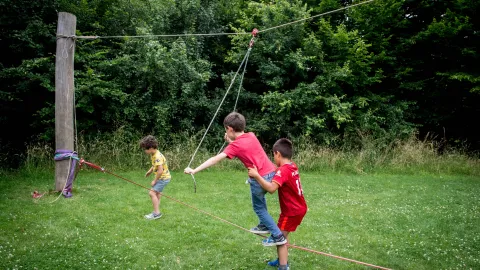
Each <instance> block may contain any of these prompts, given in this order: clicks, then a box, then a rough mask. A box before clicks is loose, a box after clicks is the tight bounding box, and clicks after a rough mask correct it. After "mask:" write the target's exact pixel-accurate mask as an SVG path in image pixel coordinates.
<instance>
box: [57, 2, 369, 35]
mask: <svg viewBox="0 0 480 270" xmlns="http://www.w3.org/2000/svg"><path fill="white" fill-rule="evenodd" d="M373 1H374V0H367V1H364V2H361V3H358V4H353V5H350V6H346V7H342V8H339V9H335V10H331V11H327V12H324V13H321V14H317V15H313V16H310V17H308V18H303V19H300V20H295V21H291V22H288V23H284V24H280V25H277V26H273V27H269V28H266V29H263V30H260V31H258V33H263V32H267V31H270V30H273V29H277V28H280V27H284V26H287V25H291V24H295V23H299V22H303V21H307V20H311V19H314V18H318V17H322V16H325V15H328V14H332V13H336V12H339V11H342V10H347V9H349V8H353V7H357V6H360V5H364V4H367V3H371V2H373ZM249 34H250V33H248V32H238V33H235V32H230V33H229V32H225V33H223V32H219V33H192V34H165V35H136V36H75V35H73V36H63V35H57V38H75V39H109V38H155V37H189V36H203V37H212V36H233V35H249Z"/></svg>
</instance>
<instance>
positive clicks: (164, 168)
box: [140, 135, 172, 220]
mask: <svg viewBox="0 0 480 270" xmlns="http://www.w3.org/2000/svg"><path fill="white" fill-rule="evenodd" d="M140 147H141V148H142V149H143V150H144V151H145V154H147V155H150V156H151V159H152V167H151V168H150V170H148V172H147V173H145V177H148V176H149V175H150V174H151V173H152V172H153V173H155V177H154V179H153V181H152V183H151V185H152V189H151V190H150V192H149V195H150V198H152V204H153V212H152V213H150V214H148V215H145V218H146V219H149V220H153V219H158V218H160V217H161V216H162V213H160V199H161V198H162V191H163V189H164V188H165V186H167V185H168V183H170V179H171V178H172V176H171V175H170V171H169V170H168V165H167V160H166V159H165V156H163V155H162V153H160V151H158V141H157V140H156V139H155V137H153V136H151V135H148V136H147V137H145V138H143V139H142V141H141V142H140Z"/></svg>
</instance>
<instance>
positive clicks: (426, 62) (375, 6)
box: [0, 0, 480, 165]
mask: <svg viewBox="0 0 480 270" xmlns="http://www.w3.org/2000/svg"><path fill="white" fill-rule="evenodd" d="M353 3H356V1H355V2H353ZM350 4H352V1H335V0H323V1H314V0H308V1H300V0H295V1H287V0H279V1H274V2H271V1H225V0H223V1H209V0H179V1H171V0H130V1H126V0H108V1H99V0H76V1H66V0H42V1H25V0H16V1H11V0H1V1H0V11H1V12H0V30H1V32H2V38H1V39H0V49H1V50H2V54H1V56H0V68H1V70H0V85H1V86H0V125H1V126H2V130H3V132H2V134H1V136H0V152H1V153H2V155H1V156H0V161H2V164H3V165H6V164H7V165H12V164H15V163H18V160H16V158H17V157H18V158H21V155H14V154H18V153H22V152H24V151H23V149H24V147H25V146H26V145H28V144H30V143H31V142H34V141H41V142H47V143H51V142H52V140H53V134H54V133H53V132H54V92H53V91H54V70H55V68H54V63H55V55H54V53H55V40H56V39H55V28H56V20H57V11H66V12H71V13H73V14H75V15H76V16H77V34H78V35H99V36H105V35H140V34H141V35H148V34H171V33H213V32H232V31H238V32H240V31H242V32H243V31H247V32H249V31H251V29H252V28H254V27H256V28H258V29H266V28H268V27H272V26H276V25H279V24H282V23H285V22H289V21H292V20H296V19H302V18H306V17H309V16H311V15H315V14H319V13H321V12H325V11H329V10H333V9H335V8H339V7H342V6H347V5H350ZM478 10H480V1H478V0H474V1H466V0H454V1H443V0H442V1H427V0H414V1H413V0H408V1H395V0H375V1H374V2H373V3H370V4H366V5H363V6H360V7H355V8H352V9H349V10H347V11H342V12H339V13H335V14H333V15H328V16H325V17H322V18H320V19H315V20H310V21H306V22H304V23H298V24H294V25H291V26H287V27H283V28H278V29H275V30H272V31H269V32H265V33H262V34H261V35H260V36H259V38H258V39H257V42H256V43H255V46H254V48H253V50H252V55H251V57H250V60H249V64H248V68H247V73H246V75H245V81H244V86H243V91H242V93H241V96H240V101H239V111H240V112H241V113H244V114H245V115H246V116H247V119H248V124H247V126H248V128H249V130H254V131H255V132H257V133H258V134H259V135H260V136H261V138H262V140H264V142H266V143H271V142H272V141H273V140H275V139H276V138H278V137H280V136H290V137H308V139H309V140H311V141H312V142H315V143H318V144H322V145H332V146H341V145H350V146H356V145H361V144H359V142H360V141H361V138H363V137H365V136H368V137H372V138H375V139H377V140H378V141H379V142H380V144H379V145H380V146H382V145H388V143H389V142H392V141H393V140H395V139H402V138H406V137H408V136H410V135H411V134H412V132H414V131H415V130H419V131H420V132H421V134H423V135H425V134H427V133H428V132H430V133H433V134H434V135H435V136H440V137H438V138H441V137H444V140H445V138H446V139H447V140H450V142H452V143H458V142H465V141H466V142H467V144H470V145H472V146H473V147H474V149H478V148H479V147H480V143H479V142H480V135H478V134H477V133H475V132H474V130H475V128H474V126H475V123H476V122H478V121H476V120H475V118H476V117H477V116H478V115H480V114H479V113H480V107H479V106H477V103H478V102H479V101H480V77H479V75H480V66H479V65H478V64H477V63H478V62H479V60H480V59H479V50H478V49H479V48H480V21H479V20H480V19H479V16H478ZM249 39H250V37H249V36H248V35H244V36H234V37H226V36H220V37H208V38H206V37H188V38H148V39H134V38H121V39H100V40H94V41H92V40H77V42H76V52H75V53H76V54H75V86H76V89H75V91H76V99H77V100H76V101H77V120H78V130H79V132H80V133H81V134H83V135H85V136H87V137H88V136H95V135H97V134H98V133H111V132H113V131H115V130H117V129H119V128H122V129H123V130H126V131H127V132H128V131H132V132H133V133H132V134H136V133H137V132H140V133H153V134H155V135H157V136H159V137H161V138H163V140H166V141H168V140H172V139H178V137H187V136H190V135H194V134H197V133H199V132H202V129H203V128H204V127H205V126H206V125H207V124H208V121H209V120H210V119H211V117H212V115H213V113H214V110H215V109H216V107H217V105H218V104H219V102H220V98H221V97H222V96H223V94H224V92H225V89H226V87H227V86H228V85H229V83H230V80H231V78H232V76H233V72H234V71H235V70H236V69H237V68H238V65H239V63H240V61H241V59H242V57H243V55H244V54H245V52H246V49H247V46H248V41H249ZM234 98H235V95H234V94H231V95H230V96H229V97H228V99H227V103H226V105H225V106H224V109H223V110H222V112H221V114H220V116H219V118H222V117H223V116H224V115H225V114H226V113H228V111H230V110H231V109H232V108H233V102H234ZM220 124H221V121H220V120H219V121H217V122H216V125H215V126H214V132H213V134H214V135H212V137H221V136H217V135H220V134H221V128H222V127H221V125H220ZM172 137H176V138H172ZM132 139H133V138H132ZM444 142H447V141H444ZM219 144H221V141H220V140H219V139H217V140H211V141H210V142H209V147H213V146H216V147H218V146H219ZM6 161H8V162H6Z"/></svg>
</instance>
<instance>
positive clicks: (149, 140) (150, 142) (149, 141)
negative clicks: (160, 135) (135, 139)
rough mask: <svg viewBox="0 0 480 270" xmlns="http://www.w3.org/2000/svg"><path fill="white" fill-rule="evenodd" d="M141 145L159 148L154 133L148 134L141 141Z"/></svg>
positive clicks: (144, 147) (142, 146)
mask: <svg viewBox="0 0 480 270" xmlns="http://www.w3.org/2000/svg"><path fill="white" fill-rule="evenodd" d="M140 147H141V148H143V149H150V148H153V149H158V141H157V139H155V137H153V136H152V135H148V136H147V137H144V138H143V139H142V140H141V141H140Z"/></svg>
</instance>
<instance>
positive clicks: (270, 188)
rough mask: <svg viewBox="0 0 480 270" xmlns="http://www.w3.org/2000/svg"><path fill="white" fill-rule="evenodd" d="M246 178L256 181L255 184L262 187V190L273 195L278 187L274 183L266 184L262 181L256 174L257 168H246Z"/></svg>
mask: <svg viewBox="0 0 480 270" xmlns="http://www.w3.org/2000/svg"><path fill="white" fill-rule="evenodd" d="M248 176H250V177H251V178H254V179H255V180H257V182H258V183H259V184H260V186H262V188H263V189H265V190H266V191H268V192H269V193H274V192H275V191H276V190H277V189H278V188H279V187H280V186H279V185H278V184H277V183H275V182H271V183H270V182H268V181H267V180H265V179H263V177H262V176H261V175H260V174H259V173H258V170H257V167H255V166H254V167H253V168H248Z"/></svg>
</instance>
